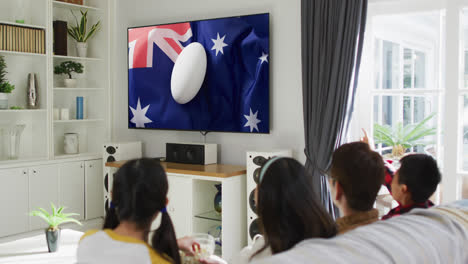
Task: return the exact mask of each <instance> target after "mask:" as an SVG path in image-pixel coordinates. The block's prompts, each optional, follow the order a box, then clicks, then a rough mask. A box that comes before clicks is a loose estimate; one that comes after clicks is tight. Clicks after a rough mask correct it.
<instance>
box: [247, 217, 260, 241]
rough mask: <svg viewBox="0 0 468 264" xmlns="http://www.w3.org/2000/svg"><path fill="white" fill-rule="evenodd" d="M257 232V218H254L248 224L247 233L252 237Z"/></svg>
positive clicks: (258, 232)
mask: <svg viewBox="0 0 468 264" xmlns="http://www.w3.org/2000/svg"><path fill="white" fill-rule="evenodd" d="M258 234H260V230H259V229H258V219H255V220H253V222H252V223H251V224H250V226H249V235H250V238H251V239H253V238H254V236H255V235H258Z"/></svg>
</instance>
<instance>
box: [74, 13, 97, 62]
mask: <svg viewBox="0 0 468 264" xmlns="http://www.w3.org/2000/svg"><path fill="white" fill-rule="evenodd" d="M71 12H72V14H73V16H74V17H75V22H76V25H75V26H69V27H68V34H69V35H70V36H71V37H72V38H74V39H75V40H76V42H77V43H76V48H77V52H78V56H79V57H86V54H87V50H88V44H87V43H86V41H88V39H89V38H91V37H92V36H93V35H94V34H95V33H96V32H97V31H98V30H99V28H100V25H101V21H98V22H97V23H96V24H94V25H92V26H91V28H90V29H89V31H88V29H87V24H88V11H86V12H83V11H82V10H80V12H81V19H80V22H79V23H78V18H77V17H76V16H75V14H74V13H73V11H71Z"/></svg>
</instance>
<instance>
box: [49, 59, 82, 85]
mask: <svg viewBox="0 0 468 264" xmlns="http://www.w3.org/2000/svg"><path fill="white" fill-rule="evenodd" d="M74 72H76V73H83V64H81V63H79V62H74V61H64V62H62V63H60V64H59V65H57V66H55V68H54V73H55V74H65V75H67V76H68V79H65V80H64V82H65V87H75V86H76V79H73V78H72V73H74Z"/></svg>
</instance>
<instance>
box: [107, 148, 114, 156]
mask: <svg viewBox="0 0 468 264" xmlns="http://www.w3.org/2000/svg"><path fill="white" fill-rule="evenodd" d="M106 152H107V153H109V154H110V155H114V154H115V152H116V149H115V148H114V147H113V146H108V147H107V148H106Z"/></svg>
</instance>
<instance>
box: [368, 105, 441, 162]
mask: <svg viewBox="0 0 468 264" xmlns="http://www.w3.org/2000/svg"><path fill="white" fill-rule="evenodd" d="M434 116H435V113H432V114H431V115H429V116H428V117H426V118H425V119H424V120H422V121H421V122H419V123H414V124H408V125H406V126H403V124H402V123H401V122H399V123H398V124H397V125H396V126H395V127H394V128H392V127H390V126H388V125H385V126H382V125H379V124H374V142H375V144H384V145H385V146H387V147H392V154H391V157H390V158H392V159H396V160H398V159H399V158H401V157H402V156H403V155H404V154H405V153H406V150H407V149H408V148H411V147H414V146H427V145H429V144H431V143H432V142H429V141H424V140H423V139H424V137H426V136H433V135H435V134H436V128H435V127H427V126H426V123H427V122H428V121H429V120H431V119H432V118H433V117H434Z"/></svg>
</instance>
